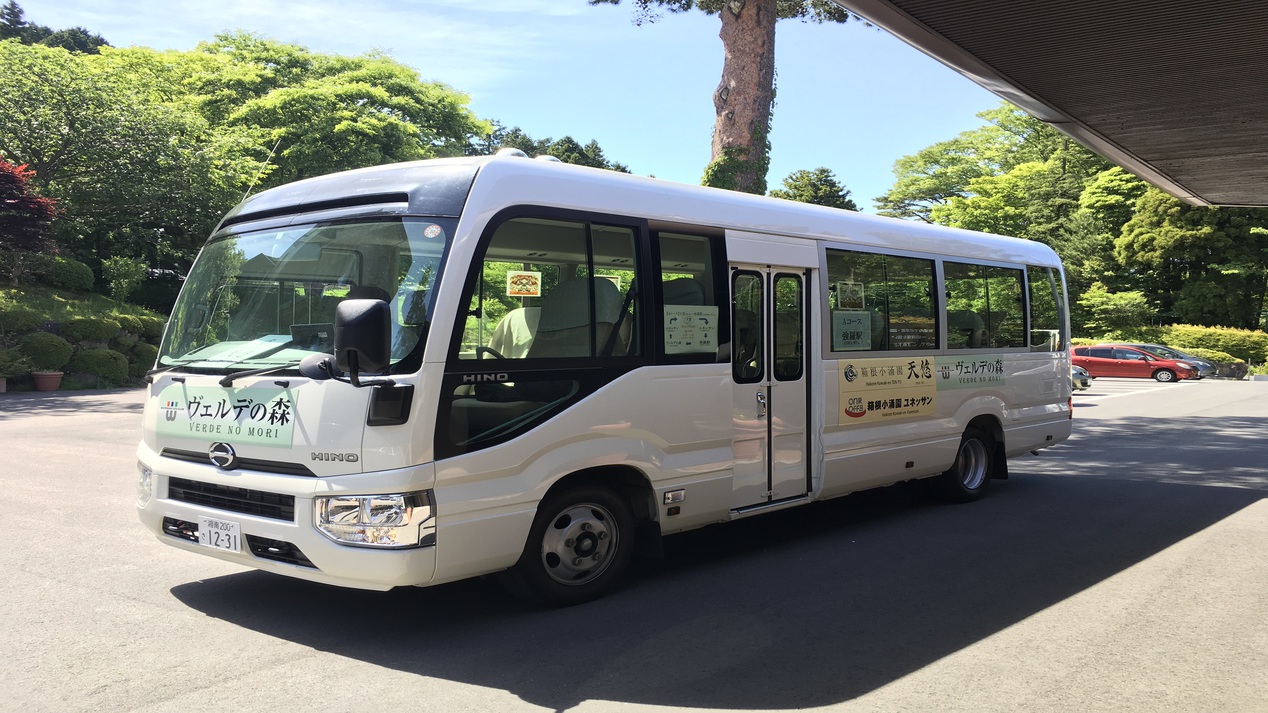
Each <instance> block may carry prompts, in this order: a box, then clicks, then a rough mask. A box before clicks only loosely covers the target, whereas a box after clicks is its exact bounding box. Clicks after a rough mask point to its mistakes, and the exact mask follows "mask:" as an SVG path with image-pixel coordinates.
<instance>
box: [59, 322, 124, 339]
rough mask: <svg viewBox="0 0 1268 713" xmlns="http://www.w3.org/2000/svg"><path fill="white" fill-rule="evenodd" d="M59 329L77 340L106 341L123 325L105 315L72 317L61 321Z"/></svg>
mask: <svg viewBox="0 0 1268 713" xmlns="http://www.w3.org/2000/svg"><path fill="white" fill-rule="evenodd" d="M61 329H62V332H64V333H65V334H66V336H68V337H70V338H71V339H74V340H75V341H77V342H108V341H110V338H111V337H113V336H114V335H116V334H118V333H119V330H121V329H123V327H120V326H119V323H118V322H116V321H115V320H113V319H108V318H105V317H72V318H71V319H69V320H67V321H65V322H62V324H61Z"/></svg>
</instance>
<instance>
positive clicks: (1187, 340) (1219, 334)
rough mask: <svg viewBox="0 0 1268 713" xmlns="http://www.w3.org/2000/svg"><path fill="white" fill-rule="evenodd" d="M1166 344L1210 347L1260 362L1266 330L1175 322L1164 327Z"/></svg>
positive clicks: (1266, 348)
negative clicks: (1258, 330)
mask: <svg viewBox="0 0 1268 713" xmlns="http://www.w3.org/2000/svg"><path fill="white" fill-rule="evenodd" d="M1165 332H1166V336H1165V341H1163V342H1161V343H1162V344H1166V345H1167V346H1169V347H1175V348H1176V349H1180V350H1183V351H1192V350H1194V349H1214V350H1217V351H1221V352H1225V353H1227V354H1231V355H1232V356H1235V357H1237V358H1238V359H1241V360H1243V361H1248V362H1262V361H1264V360H1265V357H1268V333H1265V332H1254V331H1251V330H1249V329H1232V328H1230V327H1196V326H1193V325H1189V324H1175V325H1172V326H1170V327H1166V328H1165Z"/></svg>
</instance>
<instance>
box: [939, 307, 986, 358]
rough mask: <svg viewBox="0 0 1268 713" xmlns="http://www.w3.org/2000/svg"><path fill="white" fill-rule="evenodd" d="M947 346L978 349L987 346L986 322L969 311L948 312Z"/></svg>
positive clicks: (975, 313)
mask: <svg viewBox="0 0 1268 713" xmlns="http://www.w3.org/2000/svg"><path fill="white" fill-rule="evenodd" d="M947 346H948V347H951V348H952V349H954V348H956V347H961V348H964V347H967V348H969V349H976V348H978V347H983V346H986V322H984V321H982V317H981V316H979V315H978V313H977V312H974V311H973V310H969V309H961V310H951V311H949V312H947Z"/></svg>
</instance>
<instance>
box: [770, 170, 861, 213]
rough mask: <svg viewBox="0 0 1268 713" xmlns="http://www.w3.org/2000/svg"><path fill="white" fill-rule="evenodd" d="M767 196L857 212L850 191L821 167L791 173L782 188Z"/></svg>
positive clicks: (834, 175) (833, 175)
mask: <svg viewBox="0 0 1268 713" xmlns="http://www.w3.org/2000/svg"><path fill="white" fill-rule="evenodd" d="M768 195H770V196H771V197H773V198H783V199H785V200H790V201H799V202H801V203H814V204H816V205H825V206H828V207H830V208H843V209H845V210H858V209H859V207H858V205H857V204H855V202H854V200H853V199H852V198H850V190H849V189H848V188H846V187H845V186H843V185H841V183H840V181H838V180H837V177H836V174H834V173H833V172H832V171H830V170H828V169H826V168H823V167H822V166H821V167H819V168H816V169H814V170H813V171H805V170H801V171H793V172H792V173H790V174H788V177H787V178H785V179H784V187H783V188H782V189H779V188H776V189H774V190H772V191H771V192H770V193H769V194H768Z"/></svg>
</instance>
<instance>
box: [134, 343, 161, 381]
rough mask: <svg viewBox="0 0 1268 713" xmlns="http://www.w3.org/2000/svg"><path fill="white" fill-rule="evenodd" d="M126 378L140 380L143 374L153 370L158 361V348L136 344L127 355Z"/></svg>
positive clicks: (151, 345) (145, 344)
mask: <svg viewBox="0 0 1268 713" xmlns="http://www.w3.org/2000/svg"><path fill="white" fill-rule="evenodd" d="M128 357H129V358H128V376H131V377H135V378H140V377H142V376H145V372H147V371H149V370H150V369H153V368H154V361H155V360H156V359H158V347H156V346H154V345H153V344H147V343H145V342H137V343H136V344H135V345H133V347H132V351H131V352H129V354H128Z"/></svg>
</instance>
